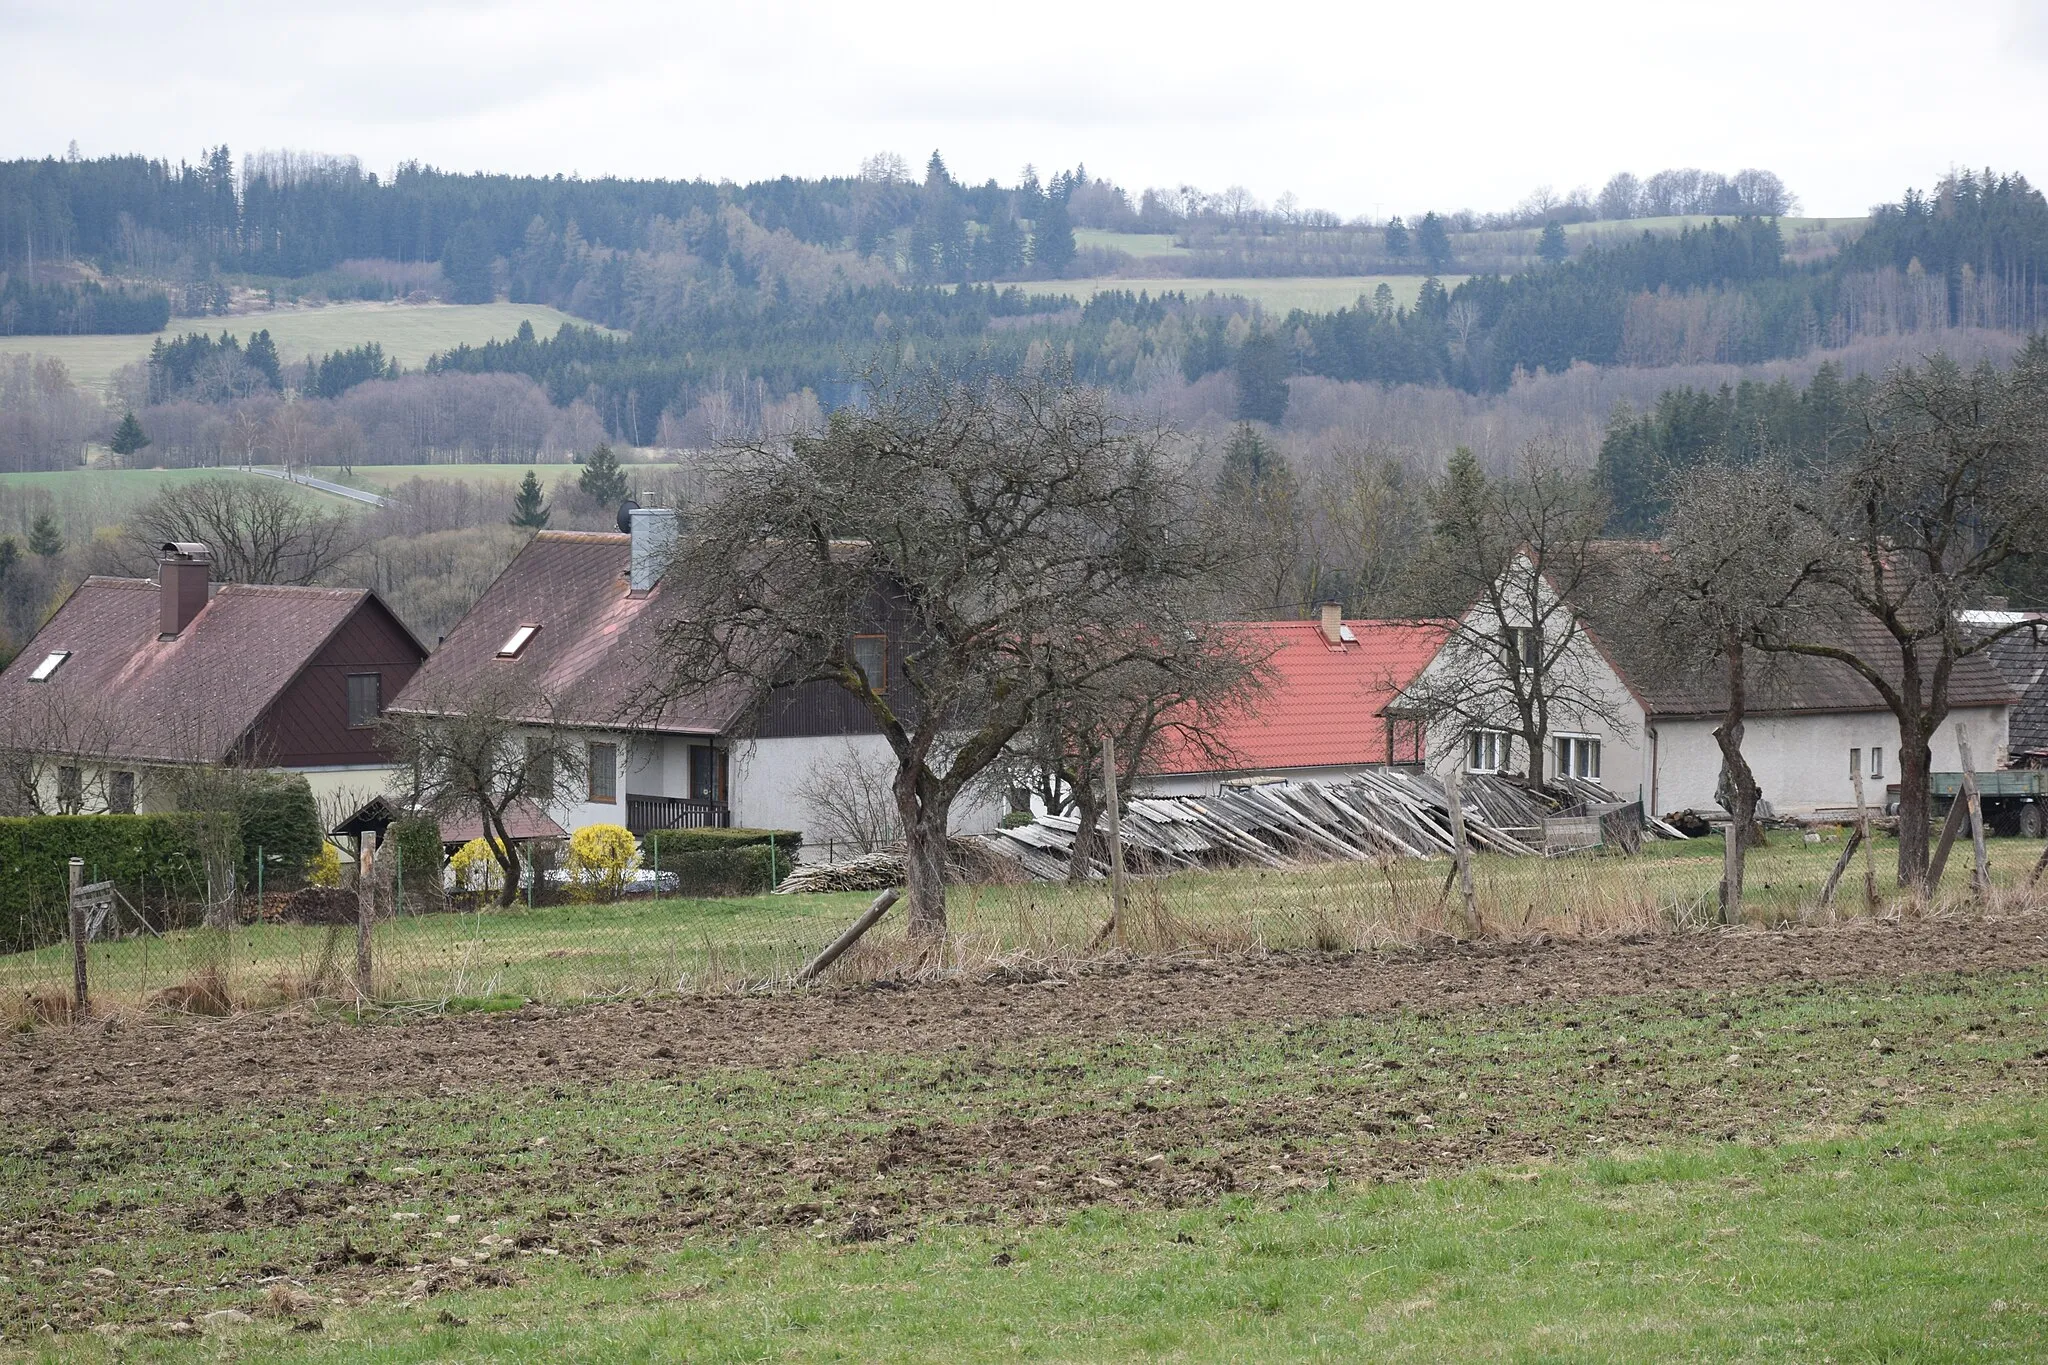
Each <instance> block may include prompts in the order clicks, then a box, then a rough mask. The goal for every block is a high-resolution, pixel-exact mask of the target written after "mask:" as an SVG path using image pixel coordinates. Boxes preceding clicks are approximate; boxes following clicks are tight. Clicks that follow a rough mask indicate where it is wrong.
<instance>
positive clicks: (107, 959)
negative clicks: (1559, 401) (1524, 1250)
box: [0, 838, 2037, 1020]
mask: <svg viewBox="0 0 2048 1365" xmlns="http://www.w3.org/2000/svg"><path fill="white" fill-rule="evenodd" d="M1840 847H1841V845H1840V843H1839V842H1832V843H1822V844H1819V845H1809V844H1805V843H1803V842H1800V841H1796V838H1795V839H1783V838H1781V839H1780V840H1779V841H1778V842H1777V843H1776V845H1774V847H1772V848H1769V849H1765V850H1761V851H1759V852H1758V853H1757V854H1755V855H1753V857H1752V861H1751V873H1750V884H1751V887H1752V890H1753V897H1752V899H1751V901H1750V917H1751V918H1753V919H1757V920H1761V921H1764V922H1771V923H1788V922H1808V923H1810V922H1814V921H1816V920H1833V919H1837V918H1843V917H1848V916H1853V915H1858V914H1865V913H1879V914H1887V913H1892V914H1912V913H1923V912H1926V911H1929V910H1939V909H1942V908H1944V904H1946V905H1952V904H1954V903H1958V902H1962V901H1965V900H1967V899H1968V898H1969V897H1970V891H1969V888H1968V884H1967V879H1966V878H1960V877H1956V876H1954V875H1953V874H1952V875H1951V878H1950V880H1949V883H1948V900H1947V902H1945V903H1943V904H1937V905H1934V906H1928V905H1925V904H1923V903H1920V902H1917V901H1915V900H1913V899H1912V898H1910V897H1907V896H1904V895H1903V894H1900V893H1888V894H1884V895H1881V896H1880V899H1879V901H1878V903H1877V904H1875V905H1874V906H1873V905H1866V904H1865V903H1864V896H1863V885H1862V879H1861V878H1860V876H1859V877H1857V878H1854V879H1852V881H1851V882H1850V883H1849V884H1847V885H1845V887H1844V889H1843V891H1842V892H1840V893H1838V895H1837V896H1836V898H1835V901H1834V903H1833V904H1832V905H1831V906H1829V907H1827V908H1826V909H1825V910H1822V909H1821V908H1820V906H1819V901H1820V891H1821V888H1822V885H1823V883H1824V882H1825V881H1826V879H1827V877H1828V874H1829V872H1830V871H1831V870H1832V868H1833V866H1834V864H1835V862H1836V860H1837V854H1838V852H1839V850H1840ZM1659 850H1660V851H1659V853H1658V854H1656V855H1651V854H1644V855H1640V856H1635V857H1606V856H1593V857H1572V858H1553V859H1541V858H1503V857H1483V856H1482V857H1480V858H1478V859H1477V860H1476V863H1475V891H1476V897H1475V903H1476V907H1477V910H1478V918H1477V921H1476V922H1473V921H1472V920H1471V919H1470V918H1469V917H1468V916H1467V915H1466V913H1465V909H1464V904H1463V901H1462V898H1461V897H1460V896H1459V895H1457V894H1456V893H1454V892H1453V891H1452V890H1451V889H1450V886H1449V879H1448V877H1447V873H1448V872H1449V871H1450V868H1451V864H1450V862H1449V860H1447V859H1441V858H1439V859H1427V860H1424V859H1378V860H1372V861H1344V862H1330V863H1324V864H1314V865H1309V866H1305V867H1297V868H1289V869H1285V870H1274V869H1234V870H1229V871H1216V872H1200V871H1191V872H1190V871H1183V872H1177V873H1174V874H1171V875H1167V876H1152V877H1133V878H1132V879H1131V880H1130V882H1129V886H1128V891H1127V895H1126V899H1125V910H1124V914H1123V916H1122V917H1121V920H1120V921H1119V922H1117V923H1115V924H1112V923H1111V922H1110V896H1109V890H1108V887H1107V885H1106V883H1104V882H1103V881H1102V880H1099V879H1096V880H1090V881H1086V882H1083V883H1081V884H1079V885H1074V886H1069V885H1064V884H1060V883H1051V882H1023V883H1016V884H1003V885H980V886H965V885H963V886H956V887H953V888H951V889H950V891H949V894H948V899H947V932H946V933H945V935H943V936H942V937H938V938H929V937H913V936H912V935H911V934H910V933H909V932H908V928H907V924H906V922H905V919H904V917H903V914H902V912H901V910H898V911H896V912H895V913H893V914H892V915H890V916H889V917H886V918H885V919H884V920H883V921H882V922H881V924H880V925H878V926H877V927H876V929H875V930H874V931H873V932H871V933H870V934H868V935H867V936H866V938H864V939H863V940H862V941H861V942H860V943H859V944H858V945H857V946H856V947H855V948H854V949H853V950H852V951H851V952H849V953H847V954H846V955H845V956H844V957H843V958H841V959H840V960H839V961H838V962H837V963H836V964H834V966H833V968H832V970H831V972H830V974H829V975H828V979H838V980H861V979H873V978H877V977H899V978H901V977H906V976H908V977H924V976H936V975H946V974H957V973H963V972H966V973H974V972H989V971H1005V970H1031V971H1036V972H1047V971H1052V972H1057V971H1061V970H1065V969H1067V968H1069V967H1071V966H1073V965H1076V964H1078V963H1081V962H1083V961H1085V960H1087V959H1090V958H1096V957H1105V956H1118V955H1138V956H1161V955H1174V954H1180V955H1195V956H1218V955H1231V954H1259V953H1273V952H1347V951H1357V950H1373V949H1381V948H1388V947H1398V946H1403V945H1412V944H1415V943H1418V942H1424V941H1429V940H1434V939H1440V938H1474V937H1478V938H1492V939H1502V940H1526V939H1529V938H1533V937H1536V936H1539V935H1552V936H1557V937H1568V936H1593V935H1600V934H1612V933H1640V932H1660V931H1682V930H1685V929H1689V928H1695V927H1704V926H1706V925H1709V924H1712V923H1715V922H1716V921H1717V910H1716V903H1715V897H1716V888H1717V886H1718V883H1719V877H1720V863H1721V860H1720V856H1719V853H1718V841H1716V843H1715V844H1714V845H1713V846H1712V847H1711V849H1710V850H1709V851H1702V852H1697V853H1692V852H1688V851H1687V850H1686V848H1685V846H1684V845H1672V846H1659ZM2036 852H2037V850H2036V849H2035V847H2034V846H2033V845H2032V844H2031V843H2030V842H2023V841H2019V840H1996V841H1993V844H1992V860H1991V861H1992V873H1993V891H1992V896H1991V899H1992V901H1993V903H1995V904H2000V905H2005V906H2008V907H2011V906H2018V905H2020V904H2024V903H2031V902H2030V901H2029V899H2028V897H2029V893H2028V892H2027V891H2026V890H2025V889H2024V884H2025V882H2026V879H2027V873H2028V871H2029V870H2030V868H2031V867H2032V864H2033V861H2034V855H2035V853H2036ZM1883 856H1884V851H1882V850H1881V851H1880V852H1879V857H1880V859H1881V858H1882V857H1883ZM1880 871H1881V873H1882V874H1884V875H1881V877H1880V883H1881V884H1882V883H1888V882H1889V881H1890V877H1889V875H1888V872H1889V869H1886V868H1884V867H1883V865H1882V863H1881V862H1880ZM347 895H348V899H349V900H353V899H354V893H353V892H350V893H347ZM869 900H870V893H864V892H840V893H829V894H818V895H802V896H797V895H761V896H744V897H732V898H724V899H703V900H689V899H675V898H662V897H658V896H642V897H634V898H629V899H626V900H621V901H617V902H613V903H609V904H600V903H587V902H582V901H575V900H570V901H565V902H563V903H558V904H535V905H531V906H529V905H527V904H525V903H523V902H522V903H518V904H515V905H512V906H508V907H499V906H496V905H495V904H490V903H483V902H480V901H479V900H478V899H477V898H474V897H470V898H448V897H444V896H438V895H436V896H427V895H422V894H417V893H410V892H409V893H407V894H405V895H402V896H400V895H389V896H385V897H383V898H381V899H380V900H379V902H378V908H377V912H376V914H375V916H374V918H373V920H372V921H371V924H370V927H369V943H368V947H369V964H370V974H369V977H368V980H367V983H366V984H367V990H365V989H363V986H364V984H365V983H364V982H363V981H362V979H361V978H360V977H359V975H358V972H357V949H358V942H357V941H358V935H359V932H360V928H359V925H358V923H357V922H356V920H355V918H354V917H353V916H349V917H347V918H341V917H340V916H336V922H329V923H292V922H285V921H282V920H277V919H270V918H258V917H254V913H255V907H254V906H253V905H246V906H244V907H243V916H244V917H245V918H244V919H238V920H237V922H235V923H233V924H231V925H226V926H218V927H198V928H190V929H180V930H174V931H163V930H159V929H153V928H151V927H149V924H148V922H147V920H146V918H145V917H143V916H141V915H139V914H135V913H132V912H130V911H128V910H126V909H121V910H117V911H116V913H114V914H112V915H110V916H108V917H107V918H106V922H105V923H104V924H102V925H101V926H100V928H99V932H98V935H97V936H96V937H94V938H92V939H91V941H90V942H89V943H88V944H87V947H86V952H85V959H86V972H87V976H88V979H89V981H90V991H91V1001H92V1010H93V1012H94V1013H95V1014H99V1013H106V1012H119V1011H137V1010H150V1009H157V1010H174V1011H186V1012H193V1013H206V1014H218V1013H225V1012H229V1011H233V1010H240V1009H255V1008H265V1007H275V1006H281V1005H288V1004H294V1003H315V1004H320V1003H327V1004H338V1005H340V1006H343V1007H357V1008H360V1007H362V1006H364V1005H373V1006H377V1007H401V1006H417V1007H428V1008H493V1007H501V1006H506V1005H510V1004H515V1003H519V1002H524V1001H529V1000H531V1001H537V1002H547V1003H567V1002H574V1001H587V1000H597V999H606V998H617V997H625V996H647V995H658V994H673V993H704V992H722V991H733V990H743V989H760V988H764V987H775V986H781V985H787V984H789V983H790V982H791V981H792V980H793V979H794V978H795V976H796V974H797V972H798V971H799V970H800V968H801V967H802V966H803V965H804V964H805V963H806V962H808V961H809V960H810V959H811V958H812V957H814V956H815V955H816V954H817V953H818V951H819V950H820V949H821V948H823V947H824V946H825V945H826V944H828V943H830V942H832V940H833V939H834V938H835V937H836V936H837V935H838V934H839V933H840V932H841V931H842V930H843V929H844V928H845V927H846V926H847V925H848V924H849V923H850V922H851V921H852V920H853V919H854V918H855V917H856V916H858V915H859V914H860V913H861V911H862V910H863V909H864V908H865V907H866V906H867V905H868V903H869ZM73 970H74V958H73V950H72V945H71V943H70V942H69V941H58V942H54V943H51V944H49V945H47V946H45V947H42V948H39V949H36V950H35V951H32V952H25V953H17V954H13V955H9V956H6V957H0V1002H4V1003H0V1007H4V1009H5V1010H6V1012H7V1013H8V1014H9V1015H10V1016H12V1017H14V1018H16V1019H21V1020H27V1019H46V1020H47V1019H60V1018H66V1017H69V1016H70V1014H71V1012H72V978H73Z"/></svg>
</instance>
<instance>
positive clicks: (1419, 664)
mask: <svg viewBox="0 0 2048 1365" xmlns="http://www.w3.org/2000/svg"><path fill="white" fill-rule="evenodd" d="M1344 624H1345V625H1346V626H1348V627H1349V628H1350V630H1351V633H1352V634H1353V635H1355V636H1356V637H1357V640H1356V641H1355V642H1346V643H1344V644H1342V645H1338V646H1333V645H1331V644H1330V643H1329V642H1328V641H1327V640H1326V639H1324V637H1323V632H1322V628H1321V626H1320V625H1319V624H1318V623H1317V622H1315V621H1232V622H1227V623H1222V624H1219V625H1217V626H1215V627H1214V629H1216V630H1219V631H1231V632H1236V633H1238V634H1239V635H1240V638H1242V639H1244V640H1245V642H1246V644H1247V646H1248V652H1249V653H1251V654H1252V655H1253V656H1254V657H1257V656H1258V655H1260V654H1265V655H1266V656H1267V658H1266V668H1267V670H1268V673H1269V679H1268V682H1267V685H1266V686H1265V688H1264V689H1262V691H1261V692H1260V694H1259V696H1258V697H1257V698H1256V699H1255V700H1254V701H1253V702H1251V703H1250V704H1249V705H1247V706H1245V707H1243V708H1242V709H1241V710H1239V711H1238V712H1236V713H1235V714H1232V715H1230V716H1226V717H1222V718H1220V719H1219V720H1217V721H1215V722H1213V726H1214V731H1215V734H1216V737H1217V739H1218V740H1220V741H1221V744H1222V746H1223V748H1224V749H1225V750H1226V753H1227V757H1226V758H1225V759H1223V760H1222V767H1220V768H1219V760H1218V758H1217V757H1216V756H1215V755H1212V754H1210V753H1208V752H1206V751H1205V750H1204V749H1203V748H1201V747H1200V746H1197V745H1195V744H1192V743H1190V742H1188V741H1187V740H1186V739H1184V738H1178V737H1175V736H1173V735H1172V734H1171V733H1170V732H1169V735H1168V737H1167V738H1166V739H1164V740H1162V743H1161V752H1160V754H1159V756H1158V757H1157V758H1156V759H1155V760H1154V761H1153V762H1152V763H1151V764H1150V765H1148V769H1147V770H1148V771H1149V772H1151V773H1153V774H1155V775H1169V774H1193V773H1209V772H1217V771H1229V772H1244V773H1255V772H1256V773H1265V772H1275V771H1280V770H1284V769H1289V768H1334V767H1351V766H1356V765H1359V764H1365V763H1385V762H1386V761H1387V723H1386V719H1385V718H1384V717H1383V716H1382V715H1381V714H1380V712H1381V711H1382V710H1383V709H1384V708H1385V707H1386V705H1387V703H1388V702H1389V701H1391V700H1392V699H1393V698H1394V696H1395V694H1396V693H1398V692H1399V691H1400V690H1401V689H1402V688H1404V687H1406V686H1407V685H1408V684H1409V683H1411V682H1413V681H1414V680H1415V677H1416V675H1417V674H1419V673H1421V672H1422V670H1423V668H1424V667H1425V666H1426V665H1427V664H1428V663H1429V661H1430V660H1431V659H1433V658H1435V657H1436V652H1437V650H1438V649H1439V648H1441V647H1442V645H1443V642H1444V639H1445V637H1446V636H1448V635H1449V634H1450V631H1451V623H1450V622H1448V621H1346V622H1345V623H1344Z"/></svg>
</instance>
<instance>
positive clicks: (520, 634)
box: [498, 626, 540, 659]
mask: <svg viewBox="0 0 2048 1365" xmlns="http://www.w3.org/2000/svg"><path fill="white" fill-rule="evenodd" d="M539 629H540V627H539V626H521V627H519V629H517V630H515V631H513V632H512V633H511V634H510V635H509V636H507V637H506V638H505V643H504V644H502V645H499V646H498V657H499V658H501V659H516V658H518V657H519V652H520V651H521V650H523V649H525V648H526V645H527V642H528V641H529V640H531V639H533V637H534V633H535V632H536V631H538V630H539Z"/></svg>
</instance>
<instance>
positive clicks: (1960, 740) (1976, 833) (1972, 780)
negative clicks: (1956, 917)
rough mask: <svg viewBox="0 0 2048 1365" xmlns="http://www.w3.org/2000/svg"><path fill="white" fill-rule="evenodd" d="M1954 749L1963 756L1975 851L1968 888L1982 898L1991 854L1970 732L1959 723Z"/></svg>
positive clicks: (1987, 885)
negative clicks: (1972, 759)
mask: <svg viewBox="0 0 2048 1365" xmlns="http://www.w3.org/2000/svg"><path fill="white" fill-rule="evenodd" d="M1956 749H1957V751H1958V752H1959V753H1961V755H1962V758H1963V795H1962V799H1963V800H1965V801H1968V802H1969V803H1970V842H1971V844H1973V845H1974V846H1975V848H1976V853H1977V865H1976V867H1975V868H1974V869H1973V870H1972V873H1971V877H1970V889H1971V890H1972V891H1974V892H1976V894H1977V899H1978V900H1983V899H1985V898H1986V897H1988V896H1990V894H1991V855H1990V852H1989V850H1987V849H1986V848H1985V847H1984V802H1983V801H1982V800H1981V799H1980V798H1979V797H1978V795H1977V765H1976V764H1975V763H1973V762H1971V761H1970V732H1969V730H1968V729H1966V728H1965V727H1963V726H1961V725H1958V726H1957V727H1956Z"/></svg>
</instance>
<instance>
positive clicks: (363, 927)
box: [356, 832, 377, 1005]
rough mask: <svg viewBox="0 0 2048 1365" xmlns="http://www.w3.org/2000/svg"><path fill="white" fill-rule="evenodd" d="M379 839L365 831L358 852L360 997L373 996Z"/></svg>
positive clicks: (359, 1000)
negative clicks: (372, 952)
mask: <svg viewBox="0 0 2048 1365" xmlns="http://www.w3.org/2000/svg"><path fill="white" fill-rule="evenodd" d="M376 862H377V840H376V838H375V836H374V835H371V834H369V833H367V832H366V833H365V834H364V835H363V841H362V852H360V853H358V854H357V855H356V1000H357V1003H358V1005H360V1004H361V1002H363V1001H365V1000H368V999H369V998H370V967H371V960H370V930H371V927H372V926H373V925H374V924H375V923H376V920H377V879H376V876H375V874H374V868H375V867H376Z"/></svg>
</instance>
